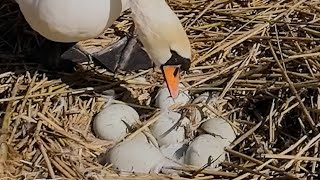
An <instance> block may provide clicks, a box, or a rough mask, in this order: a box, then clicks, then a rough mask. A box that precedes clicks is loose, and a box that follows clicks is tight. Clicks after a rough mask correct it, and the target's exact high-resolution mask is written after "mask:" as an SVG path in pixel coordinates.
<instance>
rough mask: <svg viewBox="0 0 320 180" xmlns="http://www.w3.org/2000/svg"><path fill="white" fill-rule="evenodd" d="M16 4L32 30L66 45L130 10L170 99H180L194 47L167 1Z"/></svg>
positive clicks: (25, 0) (22, 0) (23, 0)
mask: <svg viewBox="0 0 320 180" xmlns="http://www.w3.org/2000/svg"><path fill="white" fill-rule="evenodd" d="M16 1H17V3H18V4H19V7H20V9H21V12H22V14H23V15H24V17H25V19H26V21H27V22H28V23H29V24H30V26H31V28H33V29H34V30H35V31H37V32H39V34H41V35H42V36H44V37H45V38H47V39H49V40H52V41H55V42H63V43H69V42H77V41H81V40H87V39H91V38H95V37H97V36H99V35H100V34H102V33H103V31H104V30H105V29H106V28H108V27H110V26H111V25H112V24H113V22H114V21H115V20H116V19H117V18H118V17H119V16H120V15H121V13H122V12H123V11H125V10H127V9H128V8H130V9H131V12H132V18H133V21H134V24H135V27H136V31H137V34H138V38H139V40H140V41H141V43H142V44H143V46H144V50H145V52H146V53H147V55H148V57H149V58H150V59H151V60H152V61H153V63H154V64H155V65H157V66H160V67H161V68H162V71H163V74H164V77H165V80H166V84H167V86H168V88H169V90H170V93H171V96H172V97H174V98H175V97H177V96H178V83H179V75H178V72H179V70H180V69H182V70H188V69H189V66H190V63H191V61H190V59H191V47H190V42H189V39H188V37H187V34H186V32H185V31H184V28H183V26H182V24H181V22H180V20H179V18H178V17H177V16H176V14H175V13H174V12H173V11H172V10H171V9H170V7H169V6H168V4H167V3H166V1H165V0H16ZM119 47H120V46H119ZM124 49H126V48H124ZM127 49H130V48H127ZM105 57H106V56H105ZM99 61H102V60H99ZM109 61H110V60H109ZM106 63H108V62H106ZM103 64H105V63H103Z"/></svg>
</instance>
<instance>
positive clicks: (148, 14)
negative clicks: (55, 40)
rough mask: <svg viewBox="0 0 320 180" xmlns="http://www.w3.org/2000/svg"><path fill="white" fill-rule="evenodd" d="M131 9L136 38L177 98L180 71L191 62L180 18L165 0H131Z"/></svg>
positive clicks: (187, 40)
mask: <svg viewBox="0 0 320 180" xmlns="http://www.w3.org/2000/svg"><path fill="white" fill-rule="evenodd" d="M131 11H132V17H133V21H134V23H135V27H136V31H137V35H138V38H139V40H140V41H141V43H142V44H143V46H144V48H145V51H146V52H147V54H148V55H149V57H150V59H151V60H152V61H153V62H154V63H155V65H157V66H159V67H160V68H161V70H162V72H163V75H164V78H165V81H166V84H167V86H168V89H169V91H170V94H171V96H172V97H173V98H176V97H177V96H178V93H179V86H178V84H179V75H180V73H179V72H180V71H181V70H182V71H187V70H188V69H189V67H190V64H191V46H190V42H189V39H188V36H187V34H186V32H185V30H184V28H183V26H182V24H181V22H180V20H179V18H178V17H177V15H176V14H175V13H174V12H173V11H172V10H171V9H170V7H169V6H168V4H167V3H166V2H165V0H131Z"/></svg>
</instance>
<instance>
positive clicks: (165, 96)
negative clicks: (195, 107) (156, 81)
mask: <svg viewBox="0 0 320 180" xmlns="http://www.w3.org/2000/svg"><path fill="white" fill-rule="evenodd" d="M179 87H180V88H184V86H183V85H182V84H179ZM189 100H190V96H189V94H188V91H185V92H180V93H179V95H178V97H177V98H175V99H173V98H172V97H171V96H170V92H169V89H168V88H160V89H159V91H158V94H157V96H156V103H155V106H156V107H158V108H160V109H161V110H167V109H169V108H170V107H171V106H173V105H174V106H175V107H180V106H183V105H185V104H187V103H188V101H189Z"/></svg>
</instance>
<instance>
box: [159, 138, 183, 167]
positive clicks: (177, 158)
mask: <svg viewBox="0 0 320 180" xmlns="http://www.w3.org/2000/svg"><path fill="white" fill-rule="evenodd" d="M187 148H188V146H187V145H186V144H184V143H175V144H170V145H164V146H161V147H160V151H161V153H162V154H163V155H164V156H165V157H166V158H168V159H170V160H173V161H174V162H178V163H181V164H182V163H184V156H185V154H186V151H187ZM170 164H171V163H170Z"/></svg>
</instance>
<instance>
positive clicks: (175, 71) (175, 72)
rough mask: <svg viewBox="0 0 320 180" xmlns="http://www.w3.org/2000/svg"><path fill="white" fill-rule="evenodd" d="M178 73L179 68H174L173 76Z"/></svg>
mask: <svg viewBox="0 0 320 180" xmlns="http://www.w3.org/2000/svg"><path fill="white" fill-rule="evenodd" d="M178 73H179V68H176V69H175V70H174V72H173V76H174V77H176V76H177V75H178Z"/></svg>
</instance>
